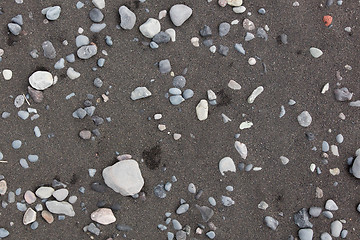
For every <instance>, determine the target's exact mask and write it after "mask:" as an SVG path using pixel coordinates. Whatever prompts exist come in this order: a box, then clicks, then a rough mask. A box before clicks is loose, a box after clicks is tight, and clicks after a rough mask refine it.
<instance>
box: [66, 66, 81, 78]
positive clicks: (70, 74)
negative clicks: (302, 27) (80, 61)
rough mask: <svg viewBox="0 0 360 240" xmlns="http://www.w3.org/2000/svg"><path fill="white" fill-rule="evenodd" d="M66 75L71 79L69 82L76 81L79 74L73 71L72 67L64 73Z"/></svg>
mask: <svg viewBox="0 0 360 240" xmlns="http://www.w3.org/2000/svg"><path fill="white" fill-rule="evenodd" d="M66 75H67V76H68V77H69V78H70V79H71V80H74V79H77V78H79V77H80V75H81V74H80V73H79V72H77V71H75V70H74V68H72V67H69V68H68V69H67V71H66Z"/></svg>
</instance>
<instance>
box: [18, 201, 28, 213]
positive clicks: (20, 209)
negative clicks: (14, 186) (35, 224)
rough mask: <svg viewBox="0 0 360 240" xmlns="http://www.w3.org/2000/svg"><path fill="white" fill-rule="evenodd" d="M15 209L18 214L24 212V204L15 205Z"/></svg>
mask: <svg viewBox="0 0 360 240" xmlns="http://www.w3.org/2000/svg"><path fill="white" fill-rule="evenodd" d="M16 208H17V209H18V210H19V211H20V212H25V211H26V209H27V207H26V204H25V203H19V202H18V203H16Z"/></svg>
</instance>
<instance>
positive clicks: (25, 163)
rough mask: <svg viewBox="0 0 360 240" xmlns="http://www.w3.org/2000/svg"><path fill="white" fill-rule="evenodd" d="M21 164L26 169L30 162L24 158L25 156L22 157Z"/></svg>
mask: <svg viewBox="0 0 360 240" xmlns="http://www.w3.org/2000/svg"><path fill="white" fill-rule="evenodd" d="M20 166H21V167H23V168H24V169H27V168H29V164H28V162H27V161H26V159H24V158H21V159H20Z"/></svg>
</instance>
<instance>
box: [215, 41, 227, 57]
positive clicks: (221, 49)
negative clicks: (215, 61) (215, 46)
mask: <svg viewBox="0 0 360 240" xmlns="http://www.w3.org/2000/svg"><path fill="white" fill-rule="evenodd" d="M218 51H219V53H220V54H221V55H223V56H227V55H228V53H229V47H227V46H224V45H221V44H220V45H219V50H218Z"/></svg>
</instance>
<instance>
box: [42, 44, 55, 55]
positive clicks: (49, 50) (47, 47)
mask: <svg viewBox="0 0 360 240" xmlns="http://www.w3.org/2000/svg"><path fill="white" fill-rule="evenodd" d="M41 47H42V49H43V51H44V57H46V58H49V59H54V58H55V57H56V50H55V48H54V46H53V44H52V43H51V42H50V41H45V42H43V43H42V44H41Z"/></svg>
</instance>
